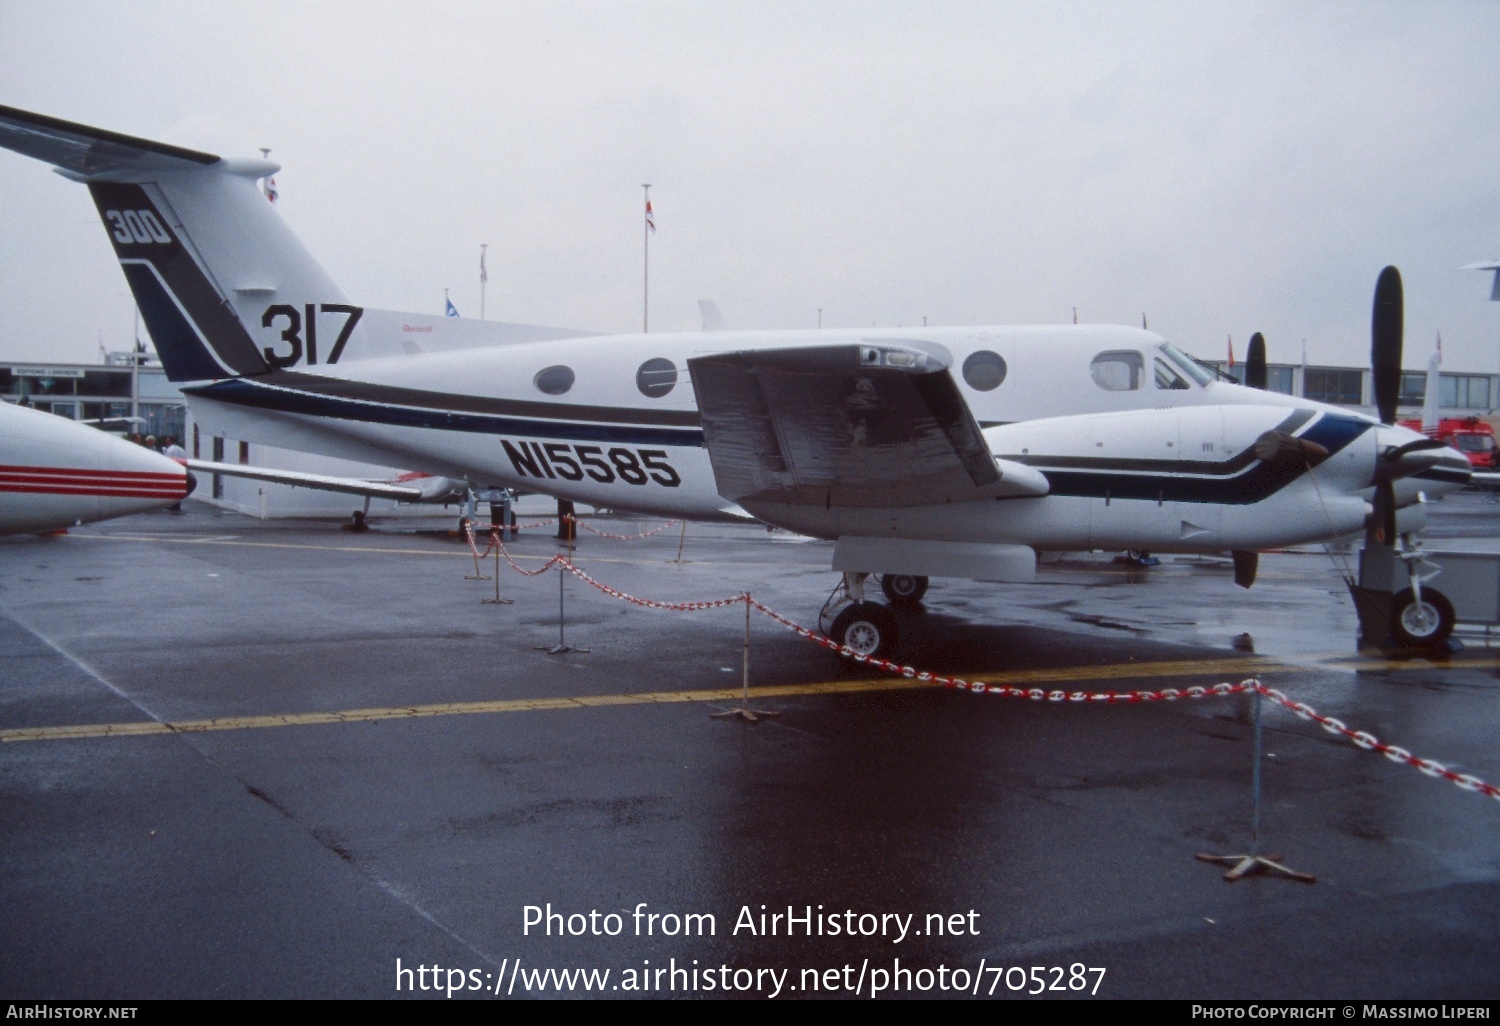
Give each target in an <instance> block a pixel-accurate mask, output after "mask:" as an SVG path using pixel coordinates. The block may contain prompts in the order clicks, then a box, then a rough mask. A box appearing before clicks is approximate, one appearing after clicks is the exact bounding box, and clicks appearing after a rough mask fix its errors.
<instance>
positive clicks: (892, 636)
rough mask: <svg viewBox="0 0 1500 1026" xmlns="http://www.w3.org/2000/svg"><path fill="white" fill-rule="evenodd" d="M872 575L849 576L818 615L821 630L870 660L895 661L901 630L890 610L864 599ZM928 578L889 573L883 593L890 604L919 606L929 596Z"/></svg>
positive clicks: (856, 653) (853, 574)
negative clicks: (867, 579) (868, 579)
mask: <svg viewBox="0 0 1500 1026" xmlns="http://www.w3.org/2000/svg"><path fill="white" fill-rule="evenodd" d="M867 577H869V574H857V573H846V574H844V578H843V580H842V581H840V582H839V584H838V586H837V587H835V588H834V589H833V594H831V595H829V596H828V601H827V602H825V603H824V604H823V609H822V611H821V612H820V613H819V614H818V627H819V629H821V630H822V631H823V633H824V635H825V636H826V637H828V638H829V639H831V640H833V641H836V642H838V643H839V645H841V646H843V647H844V648H846V649H848V650H849V651H850V652H853V653H854V654H855V655H860V656H866V657H868V658H871V659H889V660H894V659H895V658H896V654H897V652H898V651H899V648H900V640H901V639H900V628H899V627H898V626H897V623H896V616H895V614H894V613H892V612H891V610H890V609H889V608H888V607H886V606H883V605H881V604H880V603H878V602H870V601H867V600H866V599H865V579H866V578H867ZM927 584H928V581H927V578H926V577H920V576H915V575H908V574H886V575H885V576H883V577H882V578H881V580H880V590H881V591H882V592H884V593H885V597H886V598H887V599H889V600H890V603H891V605H893V606H899V607H910V606H915V605H918V604H919V603H920V602H921V600H922V596H923V595H924V594H926V593H927Z"/></svg>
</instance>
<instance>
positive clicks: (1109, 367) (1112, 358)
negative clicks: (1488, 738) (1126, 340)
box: [1089, 349, 1146, 392]
mask: <svg viewBox="0 0 1500 1026" xmlns="http://www.w3.org/2000/svg"><path fill="white" fill-rule="evenodd" d="M1145 366H1146V364H1145V361H1144V360H1142V359H1141V354H1140V353H1137V352H1135V351H1134V350H1132V349H1114V350H1110V351H1109V352H1104V353H1100V354H1099V355H1098V356H1096V357H1094V360H1093V362H1092V363H1090V364H1089V375H1090V376H1091V377H1093V379H1094V384H1096V385H1098V386H1099V387H1100V388H1102V389H1104V390H1105V391H1106V392H1134V391H1135V390H1136V389H1138V388H1140V387H1141V376H1142V374H1143V373H1144V371H1145Z"/></svg>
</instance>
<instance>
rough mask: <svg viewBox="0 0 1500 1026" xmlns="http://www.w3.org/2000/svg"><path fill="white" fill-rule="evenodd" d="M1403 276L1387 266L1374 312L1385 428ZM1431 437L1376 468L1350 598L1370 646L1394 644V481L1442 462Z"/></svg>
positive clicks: (1373, 365) (1395, 380) (1373, 356)
mask: <svg viewBox="0 0 1500 1026" xmlns="http://www.w3.org/2000/svg"><path fill="white" fill-rule="evenodd" d="M1402 319H1403V314H1402V299H1401V272H1400V271H1398V270H1396V269H1395V268H1394V267H1387V268H1386V269H1385V270H1383V271H1381V272H1380V278H1379V279H1378V280H1377V281H1376V282H1375V305H1374V307H1373V309H1372V310H1371V312H1370V373H1371V377H1372V384H1373V388H1374V393H1375V409H1376V411H1377V412H1378V413H1379V414H1380V422H1381V423H1382V424H1394V423H1395V421H1396V401H1397V399H1398V398H1399V396H1400V394H1401V332H1402ZM1427 441H1428V440H1427V439H1422V440H1421V441H1419V442H1411V443H1408V444H1406V445H1399V446H1392V447H1391V448H1390V449H1388V450H1387V451H1385V452H1383V453H1381V454H1380V459H1379V460H1378V461H1377V462H1376V464H1375V481H1374V485H1375V501H1374V503H1373V505H1374V509H1373V510H1372V512H1371V514H1370V520H1369V523H1368V524H1366V526H1365V548H1364V552H1363V553H1361V554H1360V561H1359V583H1358V584H1357V585H1356V584H1355V583H1354V582H1353V581H1350V582H1349V594H1350V596H1352V597H1353V599H1354V607H1355V609H1356V610H1357V611H1358V613H1359V626H1360V637H1361V640H1362V643H1363V644H1365V645H1373V646H1376V647H1385V646H1387V645H1389V644H1390V643H1391V611H1392V596H1393V593H1394V592H1395V589H1396V583H1397V575H1396V486H1395V482H1396V481H1397V480H1398V479H1399V478H1402V477H1405V476H1407V475H1408V474H1414V473H1417V472H1419V471H1420V470H1421V469H1422V465H1423V464H1425V463H1426V461H1427V460H1429V459H1435V458H1438V457H1437V454H1436V453H1435V452H1433V450H1432V448H1431V447H1430V446H1428V445H1427V444H1426V443H1427Z"/></svg>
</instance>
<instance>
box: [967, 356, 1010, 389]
mask: <svg viewBox="0 0 1500 1026" xmlns="http://www.w3.org/2000/svg"><path fill="white" fill-rule="evenodd" d="M964 380H965V381H967V382H968V383H969V387H970V388H974V389H978V390H979V391H981V392H991V391H994V390H995V389H997V388H999V387H1000V383H1001V382H1002V381H1004V380H1005V360H1004V358H1002V357H1001V356H1000V354H999V353H992V352H990V351H989V350H988V349H981V350H979V351H978V352H975V353H970V354H969V358H968V359H967V360H965V361H964Z"/></svg>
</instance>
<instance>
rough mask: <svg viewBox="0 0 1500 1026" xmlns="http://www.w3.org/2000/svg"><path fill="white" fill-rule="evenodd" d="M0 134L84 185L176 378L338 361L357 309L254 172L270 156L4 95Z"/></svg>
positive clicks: (267, 169) (267, 166)
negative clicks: (84, 120) (158, 138)
mask: <svg viewBox="0 0 1500 1026" xmlns="http://www.w3.org/2000/svg"><path fill="white" fill-rule="evenodd" d="M0 146H3V147H5V148H6V149H10V150H14V151H16V152H17V153H21V154H24V155H26V156H28V157H35V158H36V159H38V160H42V161H46V162H47V163H49V164H52V165H53V166H54V167H55V168H56V170H57V172H58V173H59V174H61V175H62V176H63V177H65V178H69V179H71V180H73V181H77V182H82V183H84V184H85V185H87V186H88V188H89V193H90V194H91V195H92V196H93V198H94V203H95V205H97V206H98V208H99V216H100V219H101V220H102V221H103V223H104V227H105V230H106V231H107V232H108V233H109V238H110V242H111V243H112V244H113V246H114V248H115V254H116V256H118V257H119V259H120V267H121V268H122V269H123V271H124V272H125V278H126V280H127V281H128V282H129V283H130V290H131V292H133V293H134V294H135V300H136V304H137V305H138V306H139V308H140V311H141V317H142V318H143V319H144V320H145V322H146V327H147V328H148V329H149V331H150V332H151V338H152V340H153V341H154V342H155V343H156V351H157V354H158V355H159V356H160V357H161V361H162V366H163V368H164V369H165V370H166V373H167V377H168V378H170V379H171V380H172V381H176V382H188V381H205V380H211V379H218V378H227V377H240V376H244V375H254V374H263V373H266V372H268V371H272V370H276V369H278V368H282V367H289V366H292V365H293V364H299V365H307V366H311V365H314V364H317V363H320V362H321V363H336V362H338V359H339V356H340V355H341V354H342V351H343V348H344V346H345V344H346V343H347V342H348V341H349V339H350V337H351V336H352V334H353V332H354V329H355V325H356V324H357V323H358V321H359V317H360V314H361V310H360V309H359V308H358V307H355V306H352V305H350V304H349V303H348V301H347V300H346V299H345V297H344V294H343V293H342V291H340V289H339V288H338V286H337V285H335V284H334V282H333V279H331V278H330V277H329V276H328V274H327V272H325V271H324V270H323V268H322V267H320V266H319V265H318V262H317V261H316V260H315V259H314V258H313V256H312V254H310V253H309V252H308V251H307V249H306V247H304V246H303V245H302V243H301V242H300V241H299V240H298V239H297V237H296V236H295V235H293V234H292V231H291V229H290V228H288V227H287V225H286V223H285V222H284V221H283V220H282V218H281V215H280V214H279V213H278V212H277V210H276V208H275V207H274V206H273V205H272V204H271V203H270V202H269V201H268V200H267V199H266V196H265V194H264V193H262V192H261V190H260V188H259V186H258V185H257V184H256V183H257V181H258V180H259V179H262V178H265V177H268V176H270V175H272V174H274V173H275V172H276V171H277V170H279V165H277V164H274V163H271V162H270V161H265V160H226V159H224V158H221V157H217V156H214V155H213V154H210V153H200V152H198V151H195V150H188V149H183V148H181V147H177V146H170V145H167V144H164V143H158V142H152V141H150V140H147V139H137V138H133V137H131V136H127V135H120V134H118V133H115V132H109V131H105V130H103V129H99V128H90V127H88V126H86V125H78V124H73V123H71V122H68V121H61V120H58V119H56V118H50V117H46V116H44V115H41V114H33V113H30V112H28V111H23V110H17V109H15V108H13V107H4V106H0ZM260 329H272V330H273V332H274V338H275V342H274V344H272V345H260V344H257V342H256V338H255V336H256V334H260V335H261V336H262V339H264V338H265V337H266V332H264V331H263V330H260Z"/></svg>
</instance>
